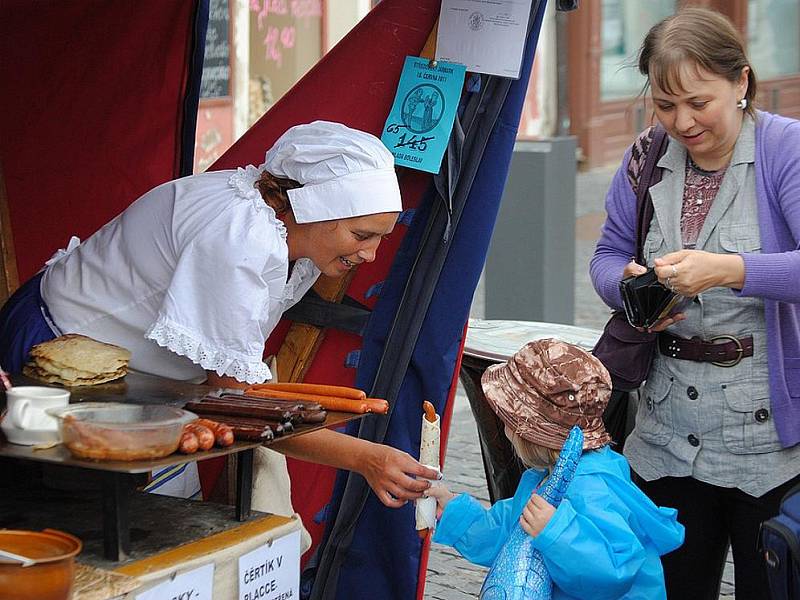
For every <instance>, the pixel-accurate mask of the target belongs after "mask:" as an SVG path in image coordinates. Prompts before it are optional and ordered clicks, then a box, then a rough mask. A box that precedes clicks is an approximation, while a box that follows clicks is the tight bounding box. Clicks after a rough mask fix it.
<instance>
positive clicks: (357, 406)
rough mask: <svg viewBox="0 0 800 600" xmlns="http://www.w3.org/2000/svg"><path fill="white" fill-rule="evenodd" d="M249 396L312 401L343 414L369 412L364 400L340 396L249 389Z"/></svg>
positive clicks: (247, 390) (247, 392) (247, 391)
mask: <svg viewBox="0 0 800 600" xmlns="http://www.w3.org/2000/svg"><path fill="white" fill-rule="evenodd" d="M245 393H246V394H247V395H249V396H255V397H256V398H275V399H278V400H310V401H312V402H316V403H317V404H320V405H322V408H324V409H326V410H338V411H341V412H351V413H357V414H364V413H366V412H369V410H370V409H369V406H368V405H367V403H366V402H365V401H364V400H360V399H359V400H354V399H353V398H342V397H340V396H320V395H319V394H298V393H296V392H283V391H280V390H259V389H255V388H254V387H249V388H247V389H246V390H245Z"/></svg>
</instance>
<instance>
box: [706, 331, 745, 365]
mask: <svg viewBox="0 0 800 600" xmlns="http://www.w3.org/2000/svg"><path fill="white" fill-rule="evenodd" d="M717 340H728V341H731V342H733V343H734V344H736V353H737V355H738V356H737V357H736V358H734V359H733V360H725V361H721V362H715V361H711V364H712V365H715V366H717V367H735V366H736V365H738V364H739V363H740V362H742V355H743V354H744V346H742V342H740V341H739V338H737V337H734V336H732V335H718V336H716V337H712V338H711V339H710V340H709V341H710V342H715V341H717Z"/></svg>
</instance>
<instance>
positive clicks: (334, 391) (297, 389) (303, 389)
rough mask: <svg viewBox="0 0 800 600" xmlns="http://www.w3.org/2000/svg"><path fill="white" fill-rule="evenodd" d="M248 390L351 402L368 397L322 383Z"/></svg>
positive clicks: (271, 385)
mask: <svg viewBox="0 0 800 600" xmlns="http://www.w3.org/2000/svg"><path fill="white" fill-rule="evenodd" d="M248 389H250V390H256V391H267V392H269V391H278V392H294V393H296V394H305V395H308V394H311V395H312V396H337V397H339V398H350V399H351V400H364V399H365V398H366V397H367V395H366V394H365V393H364V392H363V391H362V390H359V389H357V388H352V387H345V386H343V385H326V384H321V383H257V384H255V385H253V386H250V387H249V388H248Z"/></svg>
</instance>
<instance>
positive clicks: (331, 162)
mask: <svg viewBox="0 0 800 600" xmlns="http://www.w3.org/2000/svg"><path fill="white" fill-rule="evenodd" d="M400 210H402V205H401V199H400V190H399V187H398V184H397V177H396V175H395V172H394V158H393V156H392V154H391V153H390V152H389V151H388V150H387V149H386V148H385V147H384V146H383V144H382V143H381V141H380V140H379V139H377V138H376V137H374V136H372V135H370V134H367V133H364V132H362V131H358V130H355V129H351V128H348V127H345V126H344V125H341V124H339V123H331V122H326V121H315V122H313V123H309V124H305V125H297V126H295V127H292V128H290V129H289V130H288V131H286V133H284V134H283V135H282V136H281V137H280V138H279V139H278V141H277V142H276V143H275V145H274V146H273V147H272V148H271V149H270V150H269V151H268V152H267V154H266V158H265V162H264V164H263V165H261V166H260V167H258V168H256V167H254V166H252V165H250V166H247V167H245V168H239V169H236V170H226V171H214V172H208V173H202V174H198V175H193V176H190V177H185V178H182V179H177V180H174V181H170V182H167V183H165V184H163V185H161V186H159V187H156V188H154V189H153V190H151V191H149V192H147V193H146V194H144V195H143V196H142V197H141V198H139V199H138V200H137V201H136V202H134V203H133V204H131V205H130V206H129V207H128V208H127V209H126V210H125V211H124V212H122V213H121V214H120V215H118V216H117V217H116V218H114V219H113V220H112V221H110V222H109V223H107V224H106V225H105V226H104V227H103V228H101V229H100V230H99V231H98V232H96V233H95V234H94V235H92V236H91V237H90V238H88V239H87V240H86V241H84V242H83V243H80V244H79V245H78V244H76V243H75V242H77V240H76V239H75V238H73V242H71V243H70V247H69V248H68V249H67V250H66V251H60V252H59V253H58V254H57V255H56V257H54V258H53V259H51V260H50V261H48V264H47V265H46V268H45V269H44V270H43V271H41V272H40V273H39V274H37V275H36V276H35V277H34V278H33V279H31V280H30V281H28V282H27V283H26V284H25V285H24V286H23V287H22V288H20V290H18V292H17V293H16V294H15V295H14V296H12V298H11V299H9V301H8V302H7V303H6V305H5V306H4V307H3V309H2V312H0V361H2V362H0V364H3V366H4V367H5V368H6V369H7V370H9V371H11V372H19V371H20V370H21V367H22V365H23V363H24V361H25V360H26V358H27V354H28V351H29V350H30V348H31V346H33V345H34V344H36V343H39V342H42V341H46V340H48V339H52V338H54V337H56V336H58V335H61V334H64V333H80V334H84V335H87V336H90V337H93V338H95V339H98V340H101V341H104V342H109V343H112V344H117V345H120V346H123V347H125V348H128V349H129V350H130V351H131V353H132V358H131V361H130V366H131V368H132V369H135V370H138V371H142V372H145V373H150V374H154V375H160V376H163V377H169V378H172V379H178V380H184V381H193V382H203V381H205V382H207V383H208V384H210V385H216V386H224V387H244V386H246V385H248V384H254V383H261V382H264V381H267V380H269V379H271V373H270V371H269V369H268V367H267V365H266V364H265V363H264V361H263V359H262V355H263V352H264V344H265V341H266V339H267V338H268V337H269V335H270V333H271V332H272V330H273V329H274V327H275V326H276V325H277V323H278V321H279V320H280V317H281V315H282V313H283V312H284V311H285V310H286V309H288V308H289V307H290V306H292V305H293V304H294V303H296V302H297V301H298V300H300V298H301V297H302V296H303V294H305V292H306V291H308V289H309V288H310V287H311V286H312V284H313V283H314V281H315V280H316V279H317V277H318V276H319V275H320V273H324V274H326V275H329V276H334V277H336V276H341V275H344V274H345V273H347V272H348V271H349V270H350V269H352V268H353V267H354V266H356V265H358V264H360V263H363V262H371V261H373V260H374V259H375V253H376V251H377V249H378V245H379V244H380V242H381V239H382V237H383V236H385V235H387V234H389V233H390V232H391V231H392V229H393V227H394V224H395V221H396V218H397V214H398V213H399V211H400ZM281 451H282V452H285V453H286V454H289V455H292V456H296V457H298V458H301V459H305V460H310V461H314V462H320V463H324V464H328V465H331V466H335V467H338V468H343V469H349V470H353V471H356V472H358V473H360V474H361V475H363V476H364V477H365V479H366V480H367V481H368V482H369V485H370V486H371V487H372V489H373V491H374V492H375V493H376V495H377V496H378V498H379V499H380V500H381V501H382V502H383V503H384V504H385V505H386V506H389V507H399V506H402V505H403V504H404V503H405V502H406V501H408V500H411V499H415V498H417V497H419V496H420V495H421V493H422V491H423V490H425V489H426V488H427V487H428V485H429V484H428V482H427V481H425V478H428V479H435V477H436V475H437V474H436V472H435V471H432V470H431V469H427V468H425V467H423V466H422V465H420V464H419V463H418V462H417V461H415V460H414V459H413V458H412V457H411V456H409V455H408V454H406V453H405V452H401V451H400V450H397V449H394V448H391V447H388V446H383V445H381V444H375V443H372V442H369V441H366V440H361V439H357V438H353V437H350V436H347V435H344V434H340V433H337V432H334V431H329V430H322V431H320V432H318V433H313V434H309V435H305V436H300V437H298V438H296V439H293V440H289V441H288V442H285V443H283V444H282V447H281ZM414 477H420V479H415V478H414ZM186 480H187V479H186V478H184V483H183V484H181V485H183V486H184V489H182V490H176V489H165V490H161V492H162V493H164V492H170V493H173V494H175V495H192V494H193V493H196V492H197V491H199V490H198V489H197V482H196V478H195V479H193V480H192V479H191V478H188V480H189V481H194V482H195V483H194V484H191V485H193V486H194V488H195V489H188V488H186V487H185V486H187V485H190V484H186V483H185V481H186ZM256 484H258V478H257V481H256ZM257 504H258V502H257V501H254V508H259V506H258V505H257Z"/></svg>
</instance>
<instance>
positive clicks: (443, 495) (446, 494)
mask: <svg viewBox="0 0 800 600" xmlns="http://www.w3.org/2000/svg"><path fill="white" fill-rule="evenodd" d="M423 495H424V496H430V497H431V498H436V504H437V506H436V518H437V519H441V518H442V513H443V512H444V508H445V506H447V504H448V503H449V502H450V500H452V499H453V498H455V497H456V495H455V494H454V493H453V492H451V491H450V490H449V489H448V488H447V486H446V485H444V484H443V483H434V484H433V485H432V486H431V487H430V488H429V489H428V490H427V491H426V492H425V493H424V494H423Z"/></svg>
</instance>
